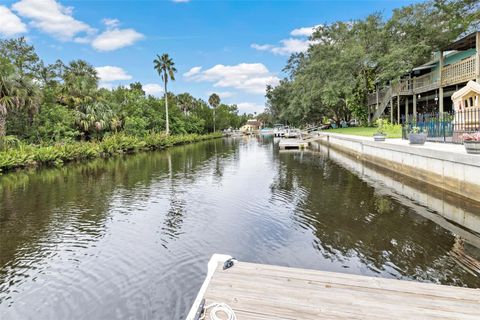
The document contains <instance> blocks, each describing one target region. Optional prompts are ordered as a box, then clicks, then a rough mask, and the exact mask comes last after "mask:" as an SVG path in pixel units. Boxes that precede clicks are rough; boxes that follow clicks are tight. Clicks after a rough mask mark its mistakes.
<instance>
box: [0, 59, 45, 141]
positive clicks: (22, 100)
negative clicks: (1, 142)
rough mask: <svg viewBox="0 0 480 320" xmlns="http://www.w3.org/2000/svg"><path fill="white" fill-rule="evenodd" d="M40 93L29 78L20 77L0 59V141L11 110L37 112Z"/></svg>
mask: <svg viewBox="0 0 480 320" xmlns="http://www.w3.org/2000/svg"><path fill="white" fill-rule="evenodd" d="M40 101H41V93H40V90H39V88H38V85H37V84H36V83H35V82H34V81H33V80H32V79H31V78H30V77H21V76H20V74H19V73H18V72H17V68H15V66H13V65H12V64H10V63H9V62H8V61H7V60H6V59H2V58H0V139H1V138H3V137H4V136H5V135H6V131H7V130H6V120H7V116H8V113H9V112H10V111H11V110H12V109H19V108H23V109H25V110H26V111H27V112H28V113H29V114H31V115H32V116H33V114H34V113H35V112H36V111H37V110H38V107H39V105H40Z"/></svg>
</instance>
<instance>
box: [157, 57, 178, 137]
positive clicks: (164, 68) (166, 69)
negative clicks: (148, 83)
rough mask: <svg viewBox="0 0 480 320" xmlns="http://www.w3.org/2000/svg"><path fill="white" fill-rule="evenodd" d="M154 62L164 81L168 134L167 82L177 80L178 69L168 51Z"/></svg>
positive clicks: (168, 131)
mask: <svg viewBox="0 0 480 320" xmlns="http://www.w3.org/2000/svg"><path fill="white" fill-rule="evenodd" d="M153 64H154V69H155V70H156V71H157V72H158V74H159V75H160V77H161V78H162V81H163V86H164V91H165V131H166V133H167V134H170V124H169V119H168V91H167V83H168V80H169V79H171V80H172V81H175V72H177V69H175V63H174V62H173V60H172V59H171V58H170V57H169V56H168V54H166V53H164V54H162V56H160V55H157V58H156V59H155V60H153Z"/></svg>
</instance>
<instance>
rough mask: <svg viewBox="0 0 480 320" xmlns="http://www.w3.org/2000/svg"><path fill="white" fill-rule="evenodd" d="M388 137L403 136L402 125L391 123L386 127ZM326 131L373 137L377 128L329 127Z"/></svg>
mask: <svg viewBox="0 0 480 320" xmlns="http://www.w3.org/2000/svg"><path fill="white" fill-rule="evenodd" d="M385 131H386V133H387V137H388V138H401V137H402V127H401V126H400V125H389V126H388V127H387V128H386V129H385ZM325 132H334V133H343V134H351V135H354V136H365V137H371V136H373V134H374V133H375V132H377V128H375V127H350V128H337V129H328V130H325Z"/></svg>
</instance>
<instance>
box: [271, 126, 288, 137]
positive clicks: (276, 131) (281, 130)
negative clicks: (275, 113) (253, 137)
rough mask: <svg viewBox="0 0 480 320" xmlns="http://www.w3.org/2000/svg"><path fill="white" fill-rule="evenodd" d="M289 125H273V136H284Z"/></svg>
mask: <svg viewBox="0 0 480 320" xmlns="http://www.w3.org/2000/svg"><path fill="white" fill-rule="evenodd" d="M286 128H288V127H285V126H284V125H283V124H276V125H275V126H274V127H273V136H274V137H283V136H284V135H285V130H286Z"/></svg>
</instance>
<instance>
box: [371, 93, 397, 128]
mask: <svg viewBox="0 0 480 320" xmlns="http://www.w3.org/2000/svg"><path fill="white" fill-rule="evenodd" d="M392 95H393V90H392V87H390V88H388V90H387V92H386V93H385V95H384V96H383V99H382V101H381V102H380V104H379V106H378V108H377V110H375V113H374V115H373V119H372V120H373V121H375V120H376V119H378V118H379V117H380V116H381V115H382V114H383V112H384V111H385V109H386V108H387V106H388V103H389V102H390V99H391V98H392Z"/></svg>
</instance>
